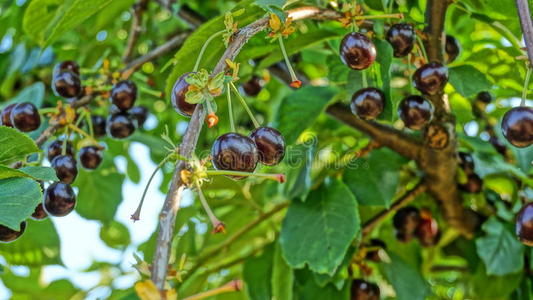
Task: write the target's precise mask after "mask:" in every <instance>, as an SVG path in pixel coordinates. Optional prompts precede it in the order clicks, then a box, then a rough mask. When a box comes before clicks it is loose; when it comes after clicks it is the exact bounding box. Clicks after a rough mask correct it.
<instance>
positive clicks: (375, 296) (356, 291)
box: [350, 279, 381, 300]
mask: <svg viewBox="0 0 533 300" xmlns="http://www.w3.org/2000/svg"><path fill="white" fill-rule="evenodd" d="M380 294H381V293H380V291H379V287H378V285H377V284H375V283H372V282H368V281H366V280H364V279H354V280H353V281H352V286H351V288H350V299H351V300H379V299H380Z"/></svg>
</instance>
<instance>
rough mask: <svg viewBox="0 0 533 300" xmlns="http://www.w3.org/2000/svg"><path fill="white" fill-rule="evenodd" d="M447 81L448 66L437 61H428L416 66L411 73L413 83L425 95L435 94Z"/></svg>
mask: <svg viewBox="0 0 533 300" xmlns="http://www.w3.org/2000/svg"><path fill="white" fill-rule="evenodd" d="M447 82H448V68H447V67H445V66H443V65H442V64H441V63H438V62H430V63H428V64H425V65H423V66H421V67H420V68H418V69H417V70H416V71H415V73H414V74H413V85H414V86H415V88H417V89H418V90H419V91H421V92H422V93H424V94H426V95H435V94H437V93H439V92H441V91H442V90H443V89H444V86H445V85H446V83H447Z"/></svg>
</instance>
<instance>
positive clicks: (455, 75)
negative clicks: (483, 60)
mask: <svg viewBox="0 0 533 300" xmlns="http://www.w3.org/2000/svg"><path fill="white" fill-rule="evenodd" d="M466 78H468V80H465V79H466ZM449 81H450V83H451V84H452V85H453V87H454V88H455V90H456V91H457V92H458V93H459V94H461V95H462V96H463V97H470V96H473V95H476V94H477V93H479V92H481V91H486V90H489V89H490V87H491V86H492V83H491V82H490V81H489V80H488V79H487V76H485V74H483V73H481V72H480V71H479V70H478V69H476V68H474V67H473V66H471V65H462V66H458V67H453V68H450V69H449Z"/></svg>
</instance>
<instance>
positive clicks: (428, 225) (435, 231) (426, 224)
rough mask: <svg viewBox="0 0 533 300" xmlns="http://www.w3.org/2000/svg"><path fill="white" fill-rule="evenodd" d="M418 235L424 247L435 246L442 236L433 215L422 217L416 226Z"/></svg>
mask: <svg viewBox="0 0 533 300" xmlns="http://www.w3.org/2000/svg"><path fill="white" fill-rule="evenodd" d="M416 237H417V238H418V240H419V241H420V244H422V246H424V247H431V246H435V245H436V244H437V242H438V241H439V238H440V232H439V225H438V224H437V221H436V220H435V219H433V218H431V217H429V218H422V219H421V220H420V224H418V227H417V228H416Z"/></svg>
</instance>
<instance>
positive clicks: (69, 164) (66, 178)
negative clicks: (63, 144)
mask: <svg viewBox="0 0 533 300" xmlns="http://www.w3.org/2000/svg"><path fill="white" fill-rule="evenodd" d="M50 164H51V165H52V168H54V170H56V175H57V178H59V180H60V181H61V182H63V183H73V182H74V179H76V176H78V164H77V162H76V159H74V157H72V156H71V155H58V156H56V157H55V158H54V159H53V160H52V162H51V163H50Z"/></svg>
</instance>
